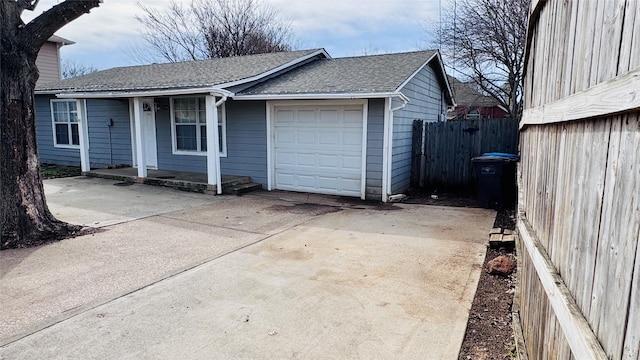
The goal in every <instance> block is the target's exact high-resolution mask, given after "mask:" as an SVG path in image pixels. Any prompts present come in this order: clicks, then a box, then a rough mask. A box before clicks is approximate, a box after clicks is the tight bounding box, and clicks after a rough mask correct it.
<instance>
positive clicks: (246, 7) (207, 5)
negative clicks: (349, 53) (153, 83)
mask: <svg viewBox="0 0 640 360" xmlns="http://www.w3.org/2000/svg"><path fill="white" fill-rule="evenodd" d="M138 6H140V8H141V9H142V10H143V11H144V15H142V16H136V19H137V20H138V21H139V22H140V24H142V26H143V28H144V29H143V30H142V36H143V38H144V40H145V42H146V44H147V45H148V48H149V49H150V50H151V51H152V54H150V55H151V56H149V54H147V53H146V52H145V51H144V49H140V48H138V49H135V51H134V54H133V55H134V57H135V58H136V60H138V61H141V62H153V61H156V60H157V59H161V60H165V61H169V62H178V61H186V60H201V59H209V58H222V57H229V56H239V55H250V54H262V53H269V52H277V51H286V50H289V49H290V48H291V45H290V40H291V31H290V29H289V27H288V25H286V24H285V23H284V22H283V21H281V20H280V19H279V17H278V12H276V11H275V10H274V9H273V8H271V7H269V6H268V4H266V3H264V2H259V1H256V0H192V1H191V3H190V5H189V6H183V5H181V4H179V3H176V2H175V1H174V0H172V1H171V3H170V5H169V7H168V8H167V9H164V10H158V9H156V8H153V7H150V6H147V5H144V4H141V3H138Z"/></svg>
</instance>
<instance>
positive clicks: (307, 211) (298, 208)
mask: <svg viewBox="0 0 640 360" xmlns="http://www.w3.org/2000/svg"><path fill="white" fill-rule="evenodd" d="M267 210H271V211H277V212H284V213H289V214H298V215H312V216H317V215H324V214H329V213H333V212H338V211H340V208H338V207H335V206H329V205H319V204H306V203H305V204H294V205H273V206H269V207H268V208H267Z"/></svg>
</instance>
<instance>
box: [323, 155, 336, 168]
mask: <svg viewBox="0 0 640 360" xmlns="http://www.w3.org/2000/svg"><path fill="white" fill-rule="evenodd" d="M318 166H319V167H321V168H338V167H339V166H340V156H338V155H318Z"/></svg>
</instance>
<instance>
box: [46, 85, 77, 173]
mask: <svg viewBox="0 0 640 360" xmlns="http://www.w3.org/2000/svg"><path fill="white" fill-rule="evenodd" d="M53 98H54V97H53V96H43V95H38V96H36V97H35V114H36V136H37V141H38V154H39V157H40V162H42V163H49V164H58V165H72V166H80V149H63V148H56V147H54V146H53V123H52V120H51V105H50V101H51V99H53Z"/></svg>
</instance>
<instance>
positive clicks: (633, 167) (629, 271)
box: [514, 0, 640, 360]
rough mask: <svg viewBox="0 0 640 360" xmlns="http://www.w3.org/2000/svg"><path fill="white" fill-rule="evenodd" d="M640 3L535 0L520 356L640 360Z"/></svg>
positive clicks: (524, 147) (522, 209) (522, 214)
mask: <svg viewBox="0 0 640 360" xmlns="http://www.w3.org/2000/svg"><path fill="white" fill-rule="evenodd" d="M639 30H640V2H638V1H630V0H606V1H605V0H602V1H579V0H532V2H531V13H530V18H529V29H528V41H527V59H528V60H527V61H526V69H527V72H526V76H525V89H524V90H525V91H524V97H523V99H524V111H523V116H522V120H521V124H520V125H521V133H520V136H521V138H520V144H521V151H522V159H521V161H520V164H519V175H518V179H519V190H520V194H519V195H520V196H519V200H518V223H517V224H518V225H517V229H518V232H519V234H520V236H519V242H518V247H519V251H518V272H517V273H518V286H517V292H516V299H515V301H514V309H515V311H514V314H515V316H514V317H517V318H518V319H516V320H517V321H514V323H516V325H520V328H521V329H522V335H523V336H522V338H523V339H524V341H522V342H521V343H522V344H521V345H522V346H519V353H520V355H521V358H522V359H524V358H525V357H528V358H529V359H536V360H538V359H539V360H555V359H570V360H571V359H577V360H581V359H589V360H592V359H593V360H605V359H612V360H623V359H624V360H640V151H639V150H638V149H639V148H640V96H638V89H640V36H638V34H639V33H640V32H639Z"/></svg>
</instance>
